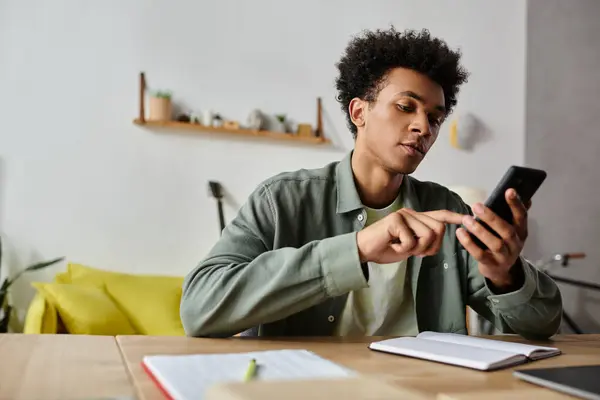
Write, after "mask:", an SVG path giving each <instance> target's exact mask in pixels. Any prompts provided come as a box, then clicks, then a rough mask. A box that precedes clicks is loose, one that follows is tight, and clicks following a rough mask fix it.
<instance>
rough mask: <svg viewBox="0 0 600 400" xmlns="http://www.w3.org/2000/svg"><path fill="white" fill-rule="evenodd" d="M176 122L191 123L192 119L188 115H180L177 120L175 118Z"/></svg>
mask: <svg viewBox="0 0 600 400" xmlns="http://www.w3.org/2000/svg"><path fill="white" fill-rule="evenodd" d="M175 121H179V122H191V118H190V116H189V115H187V114H179V115H178V116H177V118H175Z"/></svg>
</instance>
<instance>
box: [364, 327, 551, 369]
mask: <svg viewBox="0 0 600 400" xmlns="http://www.w3.org/2000/svg"><path fill="white" fill-rule="evenodd" d="M369 348H370V349H371V350H377V351H382V352H386V353H393V354H397V355H402V356H408V357H415V358H421V359H425V360H430V361H436V362H441V363H445V364H452V365H458V366H462V367H467V368H473V369H478V370H482V371H488V370H494V369H499V368H504V367H510V366H514V365H518V364H522V363H525V362H527V361H529V360H539V359H541V358H546V357H552V356H556V355H559V354H560V350H559V349H557V348H555V347H545V346H533V345H527V344H521V343H512V342H505V341H500V340H492V339H485V338H481V337H475V336H467V335H459V334H453V333H437V332H421V333H420V334H418V335H417V336H416V337H400V338H395V339H387V340H382V341H378V342H373V343H371V344H370V345H369Z"/></svg>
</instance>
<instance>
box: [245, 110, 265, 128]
mask: <svg viewBox="0 0 600 400" xmlns="http://www.w3.org/2000/svg"><path fill="white" fill-rule="evenodd" d="M246 126H247V127H248V129H252V130H255V131H259V130H261V129H264V126H265V117H264V115H263V113H262V112H261V111H260V110H258V109H256V110H252V111H250V114H248V119H247V120H246Z"/></svg>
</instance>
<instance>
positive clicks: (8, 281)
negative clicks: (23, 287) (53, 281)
mask: <svg viewBox="0 0 600 400" xmlns="http://www.w3.org/2000/svg"><path fill="white" fill-rule="evenodd" d="M64 259H65V258H64V257H59V258H55V259H54V260H50V261H42V262H39V263H37V264H33V265H31V266H29V267H27V268H25V269H24V270H22V271H19V272H18V273H17V275H15V276H14V277H13V278H12V279H6V280H5V281H4V283H3V284H2V288H0V290H3V291H6V290H8V288H9V287H10V285H12V284H13V283H14V282H15V281H16V280H17V279H19V278H20V277H21V275H23V274H24V273H26V272H30V271H37V270H39V269H43V268H46V267H49V266H50V265H52V264H56V263H57V262H59V261H62V260H64Z"/></svg>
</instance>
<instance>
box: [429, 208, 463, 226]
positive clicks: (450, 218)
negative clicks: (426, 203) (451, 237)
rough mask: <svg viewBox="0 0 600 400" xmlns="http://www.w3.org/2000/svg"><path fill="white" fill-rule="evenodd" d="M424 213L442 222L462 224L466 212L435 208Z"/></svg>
mask: <svg viewBox="0 0 600 400" xmlns="http://www.w3.org/2000/svg"><path fill="white" fill-rule="evenodd" d="M423 214H425V215H427V216H429V217H431V218H433V219H436V220H438V221H440V222H445V223H447V224H457V225H460V224H462V220H463V217H464V214H459V213H457V212H454V211H450V210H435V211H426V212H424V213H423Z"/></svg>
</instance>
